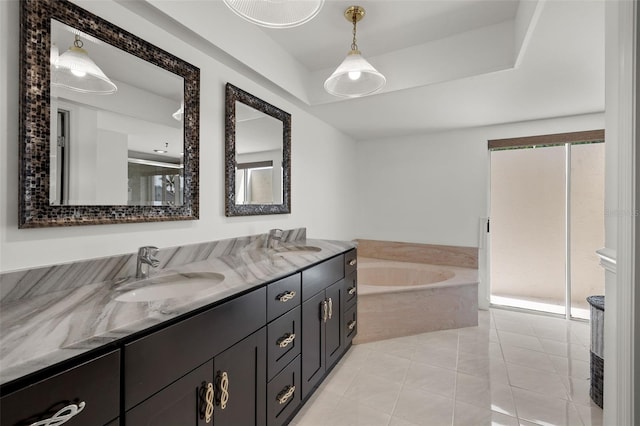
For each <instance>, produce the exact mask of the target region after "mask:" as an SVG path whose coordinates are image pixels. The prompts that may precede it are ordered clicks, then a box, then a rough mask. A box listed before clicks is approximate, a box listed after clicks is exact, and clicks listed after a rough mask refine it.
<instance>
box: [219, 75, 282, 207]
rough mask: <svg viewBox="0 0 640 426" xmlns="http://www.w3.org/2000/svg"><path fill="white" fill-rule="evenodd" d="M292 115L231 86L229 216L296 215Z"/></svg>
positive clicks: (228, 103)
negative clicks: (293, 187) (292, 208)
mask: <svg viewBox="0 0 640 426" xmlns="http://www.w3.org/2000/svg"><path fill="white" fill-rule="evenodd" d="M290 158H291V115H290V114H288V113H286V112H284V111H282V110H281V109H279V108H277V107H275V106H273V105H271V104H269V103H267V102H265V101H263V100H261V99H259V98H257V97H255V96H253V95H251V94H249V93H247V92H244V91H243V90H241V89H238V88H237V87H235V86H233V85H231V84H227V90H226V164H225V167H226V203H225V204H226V214H227V216H247V215H264V214H283V213H290V212H291V208H290V203H291V199H290V189H291V176H290V172H291V165H290Z"/></svg>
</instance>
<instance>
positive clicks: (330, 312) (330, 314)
mask: <svg viewBox="0 0 640 426" xmlns="http://www.w3.org/2000/svg"><path fill="white" fill-rule="evenodd" d="M332 316H333V300H331V298H329V319H331V317H332Z"/></svg>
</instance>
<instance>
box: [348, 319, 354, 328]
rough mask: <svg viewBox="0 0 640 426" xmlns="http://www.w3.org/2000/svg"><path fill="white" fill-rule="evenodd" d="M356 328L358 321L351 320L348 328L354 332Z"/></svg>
mask: <svg viewBox="0 0 640 426" xmlns="http://www.w3.org/2000/svg"><path fill="white" fill-rule="evenodd" d="M355 326H356V320H351V321H349V323H348V324H347V327H349V330H353V329H354V328H355Z"/></svg>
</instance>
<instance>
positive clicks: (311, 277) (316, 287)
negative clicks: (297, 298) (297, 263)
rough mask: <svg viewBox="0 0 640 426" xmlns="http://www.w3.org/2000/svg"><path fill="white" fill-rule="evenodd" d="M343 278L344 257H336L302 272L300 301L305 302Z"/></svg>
mask: <svg viewBox="0 0 640 426" xmlns="http://www.w3.org/2000/svg"><path fill="white" fill-rule="evenodd" d="M343 277H344V256H343V255H340V256H336V257H334V258H332V259H329V260H327V261H325V262H322V263H321V264H319V265H316V266H313V267H311V268H309V269H305V270H304V271H302V300H303V301H305V300H307V299H309V298H310V297H312V296H313V295H314V294H317V293H318V292H319V291H321V290H324V289H325V288H327V287H328V286H330V285H331V284H333V283H335V282H336V281H338V280H341V279H342V278H343Z"/></svg>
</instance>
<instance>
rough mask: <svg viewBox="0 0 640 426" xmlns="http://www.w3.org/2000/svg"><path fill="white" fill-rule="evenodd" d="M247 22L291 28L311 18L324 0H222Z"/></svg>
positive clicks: (270, 26) (268, 26) (318, 10)
mask: <svg viewBox="0 0 640 426" xmlns="http://www.w3.org/2000/svg"><path fill="white" fill-rule="evenodd" d="M223 1H224V4H226V5H227V6H228V7H229V9H231V10H232V11H233V12H234V13H235V14H237V15H238V16H240V17H241V18H243V19H246V20H247V21H249V22H252V23H254V24H256V25H260V26H262V27H267V28H292V27H297V26H298V25H302V24H304V23H305V22H308V21H310V20H311V19H313V18H314V17H315V16H316V15H317V14H318V12H320V9H321V8H322V5H323V4H324V0H223Z"/></svg>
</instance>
